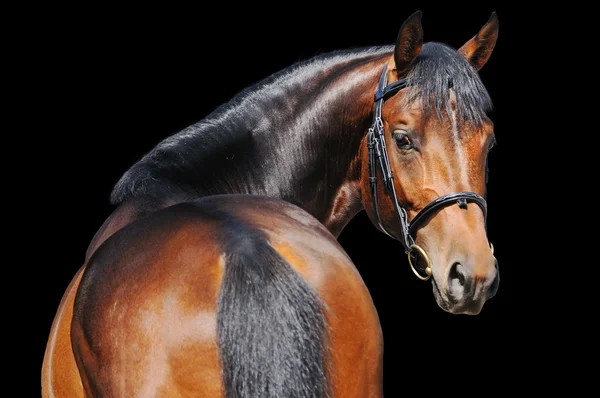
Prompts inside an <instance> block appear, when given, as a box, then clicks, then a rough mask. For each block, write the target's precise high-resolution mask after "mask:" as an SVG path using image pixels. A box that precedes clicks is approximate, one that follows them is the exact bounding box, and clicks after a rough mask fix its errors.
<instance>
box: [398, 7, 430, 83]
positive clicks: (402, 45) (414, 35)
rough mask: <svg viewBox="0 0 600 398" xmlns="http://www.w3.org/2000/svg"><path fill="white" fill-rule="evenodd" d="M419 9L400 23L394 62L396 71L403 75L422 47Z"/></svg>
mask: <svg viewBox="0 0 600 398" xmlns="http://www.w3.org/2000/svg"><path fill="white" fill-rule="evenodd" d="M422 16H423V13H422V12H421V11H417V12H415V13H414V14H413V15H411V16H410V17H408V19H407V20H406V21H405V22H404V23H403V24H402V27H401V28H400V33H398V40H396V48H395V50H394V62H395V63H396V72H397V73H398V75H399V76H400V75H403V74H404V73H406V72H408V70H409V69H410V67H411V65H412V63H413V62H414V61H415V59H417V56H418V55H419V53H420V52H421V48H423V25H421V17H422Z"/></svg>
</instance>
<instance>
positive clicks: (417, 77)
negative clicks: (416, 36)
mask: <svg viewBox="0 0 600 398" xmlns="http://www.w3.org/2000/svg"><path fill="white" fill-rule="evenodd" d="M407 78H408V82H409V84H410V86H409V88H408V89H407V96H406V98H407V100H408V101H409V102H418V103H419V104H420V106H421V107H422V108H424V109H425V111H429V110H434V111H435V112H436V113H437V115H438V116H439V117H441V116H442V111H446V112H447V113H450V101H449V99H450V97H449V96H448V87H452V88H453V89H454V93H455V96H456V114H457V116H458V119H459V121H460V122H470V123H474V124H476V125H479V124H480V123H481V122H482V121H483V120H484V118H485V116H486V113H487V112H488V111H490V110H491V109H492V100H491V98H490V95H489V94H488V92H487V90H486V89H485V86H484V85H483V83H482V82H481V79H480V78H479V75H478V74H477V71H476V70H475V69H473V67H472V66H471V64H469V63H468V62H467V60H466V59H464V58H463V57H462V56H461V55H460V54H459V53H458V52H457V51H456V50H454V49H452V48H450V47H447V46H445V45H443V44H439V43H427V44H425V45H424V46H423V49H422V50H421V53H420V54H419V57H418V58H417V61H416V62H415V65H414V66H413V67H412V69H411V71H410V72H409V74H408V77H407Z"/></svg>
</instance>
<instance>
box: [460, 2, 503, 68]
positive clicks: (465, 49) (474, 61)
mask: <svg viewBox="0 0 600 398" xmlns="http://www.w3.org/2000/svg"><path fill="white" fill-rule="evenodd" d="M498 30H499V24H498V15H496V13H495V12H494V13H493V14H492V16H491V17H490V20H489V21H488V22H487V23H486V24H485V26H484V27H483V28H481V30H480V31H479V33H477V35H476V36H475V37H473V38H472V39H471V40H469V41H468V42H467V43H466V44H465V45H464V46H462V47H461V48H460V50H458V52H459V53H461V54H462V56H463V57H465V59H466V60H467V61H469V63H470V64H471V65H473V67H474V68H475V69H477V70H480V69H481V68H483V66H484V65H485V64H486V63H487V61H488V60H489V59H490V56H491V55H492V51H494V47H495V46H496V41H497V40H498Z"/></svg>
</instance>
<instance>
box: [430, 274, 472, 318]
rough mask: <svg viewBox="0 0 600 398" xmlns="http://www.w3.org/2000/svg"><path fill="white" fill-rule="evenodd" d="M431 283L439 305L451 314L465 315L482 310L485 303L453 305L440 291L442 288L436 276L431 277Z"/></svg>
mask: <svg viewBox="0 0 600 398" xmlns="http://www.w3.org/2000/svg"><path fill="white" fill-rule="evenodd" d="M431 284H432V285H433V296H434V297H435V301H436V302H437V304H438V306H439V307H440V308H441V309H443V310H444V311H446V312H449V313H450V314H464V315H478V314H479V313H480V312H481V309H482V307H483V303H472V305H470V306H465V305H453V304H451V303H450V302H448V300H446V299H445V298H444V296H443V295H442V294H441V293H440V289H439V287H438V285H437V283H436V282H435V278H431Z"/></svg>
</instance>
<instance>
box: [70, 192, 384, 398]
mask: <svg viewBox="0 0 600 398" xmlns="http://www.w3.org/2000/svg"><path fill="white" fill-rule="evenodd" d="M156 242H161V244H160V245H156ZM269 253H270V254H269ZM273 257H274V258H275V259H273ZM277 258H279V261H277V260H276V259H277ZM79 286H80V287H79V290H78V291H79V293H78V294H77V298H76V300H75V306H74V307H75V310H74V316H73V324H72V328H71V336H72V341H73V349H74V353H75V358H76V360H77V363H78V365H79V369H80V370H81V378H82V380H83V386H84V389H85V391H86V396H150V395H153V394H154V395H153V396H162V395H165V396H167V395H168V396H198V394H199V393H200V394H201V396H206V397H220V396H238V395H235V392H236V391H237V392H238V393H239V392H240V391H241V392H245V393H244V394H242V395H241V396H264V397H271V396H273V397H275V396H291V395H293V394H294V393H293V392H294V391H296V392H297V393H298V394H300V392H301V391H302V393H301V394H300V395H298V396H306V397H313V396H314V397H320V396H325V393H326V392H328V391H329V387H326V384H325V383H326V382H328V381H329V380H333V381H335V380H339V381H341V380H344V382H339V383H337V382H333V383H332V386H331V389H332V391H331V392H332V393H333V396H343V397H377V396H381V376H382V369H381V355H382V336H381V329H380V326H379V320H378V318H377V313H376V311H375V308H374V305H373V302H372V300H371V298H370V295H369V293H368V290H367V288H366V286H365V285H364V283H363V282H362V279H361V278H360V275H359V274H358V271H357V270H356V269H355V268H354V265H353V264H352V262H351V260H350V259H349V258H348V257H347V255H346V254H345V252H344V251H343V249H342V248H341V247H340V246H339V244H338V243H337V241H336V240H335V238H334V237H333V236H332V235H331V234H330V233H329V232H328V231H327V230H326V229H325V228H324V227H323V226H322V225H321V224H320V223H319V222H318V221H317V220H315V219H313V218H312V217H310V216H309V215H308V214H306V213H304V212H303V211H301V210H300V209H298V208H296V207H295V206H292V205H290V204H288V203H285V202H281V201H276V200H271V199H266V198H257V197H254V196H211V197H207V198H204V199H201V200H198V201H195V202H191V203H184V204H180V205H176V206H172V207H169V208H167V209H164V210H161V211H159V212H156V213H153V214H152V215H151V216H149V217H145V218H142V219H139V220H137V221H135V222H133V223H131V224H129V225H128V226H127V227H125V228H123V229H122V230H121V231H119V232H117V233H116V234H115V235H113V237H112V238H111V239H109V240H108V241H107V242H106V244H104V245H102V246H101V247H100V248H99V249H98V250H97V251H96V253H95V254H94V255H93V256H92V258H91V260H90V262H89V264H88V266H87V270H86V272H85V274H84V276H83V278H82V280H81V283H80V285H79ZM307 308H308V310H307ZM319 316H322V317H323V319H320V318H319ZM228 323H229V324H228ZM240 324H241V325H240ZM240 326H242V328H241V330H242V331H243V332H240V330H239V328H240ZM271 330H276V331H277V333H271ZM329 330H331V334H330V335H329V334H328V331H329ZM234 337H235V341H230V340H231V339H232V338H234ZM216 341H219V344H215V342H216ZM326 341H327V343H326ZM236 347H237V348H236ZM326 347H328V349H326ZM236 349H237V350H241V351H243V352H245V351H247V353H245V354H239V355H237V354H238V353H236V352H235V350H236ZM219 351H220V352H219ZM219 358H222V360H223V362H224V363H225V365H224V366H225V367H227V368H228V369H225V370H224V369H222V366H221V363H220V361H219ZM227 358H238V360H237V361H233V360H230V361H227ZM329 361H331V366H329ZM245 367H246V368H250V369H245ZM228 372H229V373H228ZM328 372H329V373H331V374H330V375H329V376H328V377H325V376H326V375H327V373H328ZM222 373H223V374H224V375H226V376H225V381H224V382H223V383H222V381H221V374H222ZM230 373H231V374H230ZM228 374H230V376H229V377H227V375H228ZM244 376H246V377H247V380H239V379H240V378H244ZM302 376H306V377H305V380H302ZM261 382H262V383H261ZM223 385H225V386H233V385H235V386H236V387H235V389H234V390H233V391H234V392H230V393H229V394H225V392H224V387H223ZM261 385H263V386H265V385H266V386H267V387H265V390H264V391H263V390H260V391H252V388H260V386H261ZM306 386H312V387H311V388H314V391H312V392H311V391H306V390H303V388H306ZM232 388H233V387H232ZM244 388H246V389H250V391H247V390H244ZM225 389H226V387H225Z"/></svg>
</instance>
